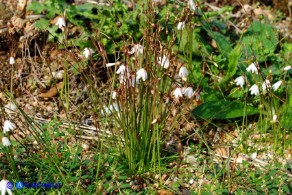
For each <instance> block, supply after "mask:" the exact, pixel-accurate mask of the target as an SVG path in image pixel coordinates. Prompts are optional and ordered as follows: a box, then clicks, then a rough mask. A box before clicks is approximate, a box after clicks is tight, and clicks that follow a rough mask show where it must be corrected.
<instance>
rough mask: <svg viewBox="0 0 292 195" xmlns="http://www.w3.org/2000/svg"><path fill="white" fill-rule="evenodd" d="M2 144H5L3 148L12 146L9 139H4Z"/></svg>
mask: <svg viewBox="0 0 292 195" xmlns="http://www.w3.org/2000/svg"><path fill="white" fill-rule="evenodd" d="M2 144H3V146H10V145H11V143H10V140H9V139H8V137H2Z"/></svg>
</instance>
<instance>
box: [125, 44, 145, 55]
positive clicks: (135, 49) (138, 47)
mask: <svg viewBox="0 0 292 195" xmlns="http://www.w3.org/2000/svg"><path fill="white" fill-rule="evenodd" d="M143 49H144V48H143V46H142V45H140V44H135V45H134V46H133V47H132V48H131V51H130V52H129V53H130V54H134V53H138V54H143Z"/></svg>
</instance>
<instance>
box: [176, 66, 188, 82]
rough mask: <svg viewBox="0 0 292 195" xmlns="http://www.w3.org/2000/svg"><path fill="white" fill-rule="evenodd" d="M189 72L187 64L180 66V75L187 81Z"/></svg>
mask: <svg viewBox="0 0 292 195" xmlns="http://www.w3.org/2000/svg"><path fill="white" fill-rule="evenodd" d="M188 74H189V72H188V69H187V68H186V67H185V66H182V67H180V69H179V72H178V75H179V77H181V78H182V80H183V81H186V79H187V76H188Z"/></svg>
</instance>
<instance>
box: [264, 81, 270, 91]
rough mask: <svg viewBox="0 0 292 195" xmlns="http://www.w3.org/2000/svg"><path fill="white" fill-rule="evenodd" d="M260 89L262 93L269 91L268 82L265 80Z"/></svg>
mask: <svg viewBox="0 0 292 195" xmlns="http://www.w3.org/2000/svg"><path fill="white" fill-rule="evenodd" d="M262 88H263V91H264V92H265V91H266V89H270V88H271V82H270V80H268V79H266V80H265V81H264V82H263V84H262Z"/></svg>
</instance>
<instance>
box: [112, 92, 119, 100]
mask: <svg viewBox="0 0 292 195" xmlns="http://www.w3.org/2000/svg"><path fill="white" fill-rule="evenodd" d="M117 94H118V93H117V91H113V93H112V99H113V100H115V99H116V98H117Z"/></svg>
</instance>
